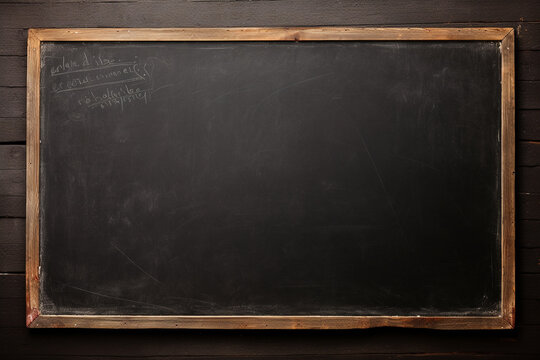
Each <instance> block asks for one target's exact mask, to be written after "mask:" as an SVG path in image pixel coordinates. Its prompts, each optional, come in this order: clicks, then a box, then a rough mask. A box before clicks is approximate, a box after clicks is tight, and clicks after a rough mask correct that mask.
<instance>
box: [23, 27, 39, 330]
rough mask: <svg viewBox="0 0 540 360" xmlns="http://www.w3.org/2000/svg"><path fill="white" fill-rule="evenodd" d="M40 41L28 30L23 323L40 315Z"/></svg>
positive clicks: (30, 321) (28, 322)
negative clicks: (24, 306) (24, 312)
mask: <svg viewBox="0 0 540 360" xmlns="http://www.w3.org/2000/svg"><path fill="white" fill-rule="evenodd" d="M40 53H41V46H40V41H39V40H38V39H37V38H36V37H35V36H33V34H32V33H30V32H29V33H28V70H27V74H26V87H27V89H28V91H27V102H26V111H27V119H26V121H27V124H26V142H27V145H26V323H27V325H28V324H30V323H32V321H33V320H34V319H35V318H36V317H37V316H38V314H39V310H38V309H39V141H40V137H39V104H40V103H39V82H40V69H41V67H40Z"/></svg>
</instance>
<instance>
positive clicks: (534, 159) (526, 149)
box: [517, 141, 540, 166]
mask: <svg viewBox="0 0 540 360" xmlns="http://www.w3.org/2000/svg"><path fill="white" fill-rule="evenodd" d="M517 164H518V165H519V166H539V165H540V141H520V142H519V143H518V147H517Z"/></svg>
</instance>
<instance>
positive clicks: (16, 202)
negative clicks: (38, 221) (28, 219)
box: [0, 195, 26, 218]
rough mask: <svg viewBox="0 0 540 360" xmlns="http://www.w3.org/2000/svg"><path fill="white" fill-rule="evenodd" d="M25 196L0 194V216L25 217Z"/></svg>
mask: <svg viewBox="0 0 540 360" xmlns="http://www.w3.org/2000/svg"><path fill="white" fill-rule="evenodd" d="M25 204H26V201H25V197H24V196H10V195H8V196H5V195H0V217H19V218H22V217H25V215H26V210H25V206H26V205H25Z"/></svg>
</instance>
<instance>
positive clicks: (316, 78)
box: [252, 72, 334, 112]
mask: <svg viewBox="0 0 540 360" xmlns="http://www.w3.org/2000/svg"><path fill="white" fill-rule="evenodd" d="M333 74H334V72H329V73H326V74H321V75H316V76H312V77H309V78H306V79H303V80H299V81H296V82H293V83H290V84H287V85H285V86H281V87H279V88H277V89H275V90H274V91H272V92H271V93H270V94H268V95H266V96H264V97H263V98H262V99H261V100H259V102H257V103H256V104H255V105H254V106H253V107H252V108H253V109H254V110H253V112H256V111H257V110H258V109H259V107H260V106H261V105H262V104H263V103H264V102H265V101H266V100H268V99H269V98H271V97H272V96H274V95H276V94H278V93H280V92H282V91H283V90H287V89H290V88H292V87H295V86H298V85H302V84H304V83H307V82H310V81H313V80H318V79H321V78H324V77H327V76H330V75H333Z"/></svg>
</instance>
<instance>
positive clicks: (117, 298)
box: [62, 283, 176, 312]
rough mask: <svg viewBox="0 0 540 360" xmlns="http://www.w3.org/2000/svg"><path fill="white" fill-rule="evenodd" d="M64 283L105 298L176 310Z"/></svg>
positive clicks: (171, 309)
mask: <svg viewBox="0 0 540 360" xmlns="http://www.w3.org/2000/svg"><path fill="white" fill-rule="evenodd" d="M62 285H64V286H67V287H69V288H72V289H75V290H79V291H82V292H85V293H88V294H92V295H96V296H100V297H103V298H106V299H113V300H119V301H126V302H130V303H133V304H141V305H148V306H152V307H155V308H158V309H165V310H168V311H171V312H176V310H174V309H173V308H170V307H167V306H163V305H158V304H153V303H149V302H145V301H137V300H132V299H126V298H122V297H117V296H112V295H106V294H102V293H99V292H96V291H91V290H88V289H83V288H80V287H78V286H73V285H70V284H66V283H62Z"/></svg>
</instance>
